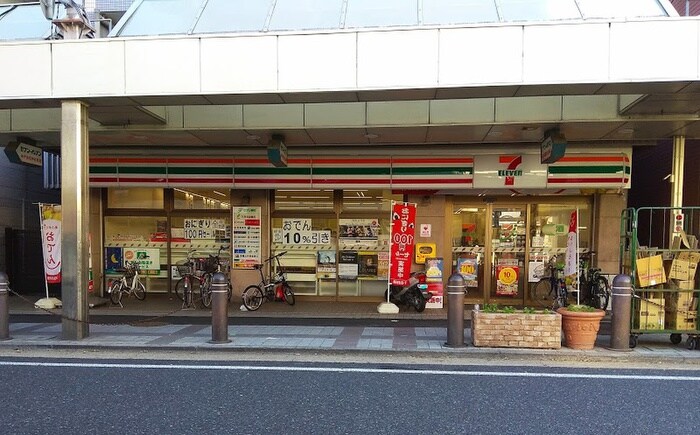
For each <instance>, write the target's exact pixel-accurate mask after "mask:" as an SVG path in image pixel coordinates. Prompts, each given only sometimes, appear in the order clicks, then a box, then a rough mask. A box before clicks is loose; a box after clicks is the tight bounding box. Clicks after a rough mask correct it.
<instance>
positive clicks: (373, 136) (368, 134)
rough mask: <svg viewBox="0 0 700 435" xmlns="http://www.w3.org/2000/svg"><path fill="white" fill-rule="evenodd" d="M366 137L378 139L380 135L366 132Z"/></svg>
mask: <svg viewBox="0 0 700 435" xmlns="http://www.w3.org/2000/svg"><path fill="white" fill-rule="evenodd" d="M365 137H366V138H367V139H376V138H378V137H379V135H378V134H374V133H367V134H365Z"/></svg>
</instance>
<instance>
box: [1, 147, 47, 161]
mask: <svg viewBox="0 0 700 435" xmlns="http://www.w3.org/2000/svg"><path fill="white" fill-rule="evenodd" d="M5 154H6V155H7V158H8V159H9V160H10V161H11V162H12V163H19V164H22V165H27V166H42V164H43V156H44V152H43V151H42V149H41V148H39V147H35V146H34V145H29V144H26V143H22V142H10V143H8V144H7V146H6V147H5Z"/></svg>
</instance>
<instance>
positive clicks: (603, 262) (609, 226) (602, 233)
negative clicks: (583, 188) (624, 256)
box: [593, 190, 627, 273]
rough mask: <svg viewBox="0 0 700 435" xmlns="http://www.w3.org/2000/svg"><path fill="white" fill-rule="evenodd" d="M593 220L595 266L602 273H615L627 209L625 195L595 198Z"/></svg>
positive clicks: (604, 195)
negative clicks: (595, 253) (625, 210)
mask: <svg viewBox="0 0 700 435" xmlns="http://www.w3.org/2000/svg"><path fill="white" fill-rule="evenodd" d="M595 201H596V209H595V218H594V233H593V238H594V242H595V245H594V246H595V250H596V252H597V253H598V255H596V256H595V257H594V259H595V262H596V266H597V267H599V268H601V269H602V270H603V273H617V272H618V270H619V268H620V225H621V217H622V211H623V210H624V209H625V208H626V207H627V193H626V191H624V190H623V191H622V193H599V194H596V196H595Z"/></svg>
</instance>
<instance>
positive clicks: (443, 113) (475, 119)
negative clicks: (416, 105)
mask: <svg viewBox="0 0 700 435" xmlns="http://www.w3.org/2000/svg"><path fill="white" fill-rule="evenodd" d="M494 112H495V101H494V99H493V98H474V99H469V100H435V101H431V102H430V123H431V124H456V123H468V124H471V123H491V122H494V121H495V113H494Z"/></svg>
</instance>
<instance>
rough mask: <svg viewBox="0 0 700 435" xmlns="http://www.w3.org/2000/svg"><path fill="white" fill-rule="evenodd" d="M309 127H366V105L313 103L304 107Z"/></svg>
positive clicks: (306, 122)
mask: <svg viewBox="0 0 700 435" xmlns="http://www.w3.org/2000/svg"><path fill="white" fill-rule="evenodd" d="M304 110H305V113H304V125H306V126H307V127H341V126H343V127H349V126H361V125H365V118H366V104H365V103H313V104H305V105H304Z"/></svg>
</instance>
